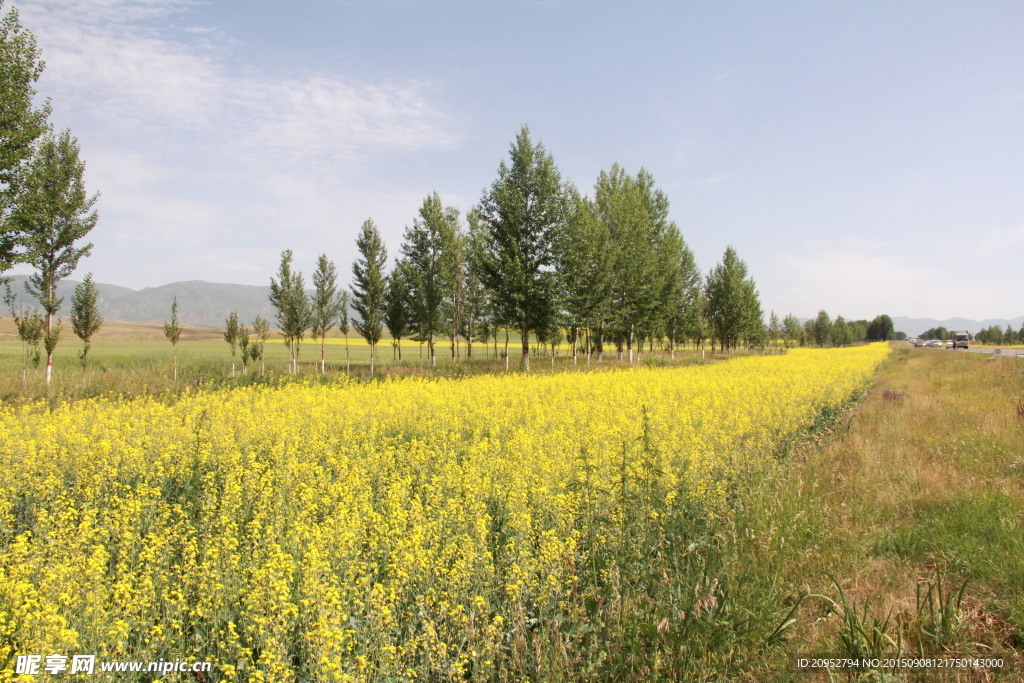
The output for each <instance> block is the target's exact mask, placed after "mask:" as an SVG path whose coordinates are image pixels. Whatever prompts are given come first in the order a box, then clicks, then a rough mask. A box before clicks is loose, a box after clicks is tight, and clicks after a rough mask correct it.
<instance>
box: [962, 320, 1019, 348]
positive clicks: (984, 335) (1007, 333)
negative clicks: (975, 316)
mask: <svg viewBox="0 0 1024 683" xmlns="http://www.w3.org/2000/svg"><path fill="white" fill-rule="evenodd" d="M974 339H975V341H977V342H978V343H980V344H990V345H993V346H999V345H1005V346H1013V345H1016V344H1024V325H1021V327H1020V329H1019V330H1017V331H1014V329H1013V328H1012V327H1010V325H1009V324H1007V325H1006V329H1005V330H1004V329H1002V328H1000V327H999V326H998V325H992V326H990V327H986V328H985V329H983V330H981V331H980V332H978V333H977V334H976V335H974Z"/></svg>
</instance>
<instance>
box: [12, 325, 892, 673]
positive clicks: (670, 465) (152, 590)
mask: <svg viewBox="0 0 1024 683" xmlns="http://www.w3.org/2000/svg"><path fill="white" fill-rule="evenodd" d="M888 353H889V349H888V347H887V346H886V345H884V344H875V345H869V346H862V347H856V348H848V349H836V350H796V351H790V352H789V353H787V354H785V355H774V356H762V357H746V358H737V359H735V360H731V361H728V362H723V363H717V364H713V365H706V366H696V367H686V368H672V367H670V368H654V367H637V368H633V369H627V370H620V371H612V372H604V373H583V372H576V373H573V372H564V373H561V374H549V375H523V374H511V375H504V376H503V375H481V376H476V377H469V378H465V379H458V380H450V379H443V378H439V379H426V378H407V379H394V380H385V381H377V382H354V381H351V380H348V379H339V380H338V381H334V382H330V383H323V382H313V381H309V382H301V381H300V382H295V383H290V384H286V385H283V386H276V387H272V386H265V385H252V386H242V387H237V388H224V389H220V390H216V391H198V392H185V393H181V394H178V395H176V396H174V397H169V398H167V399H165V400H160V399H158V398H155V397H147V396H144V397H141V398H136V399H124V398H102V399H92V400H79V401H74V402H67V403H62V404H58V405H56V406H52V407H48V404H44V403H27V404H22V405H18V406H16V407H5V408H0V453H3V458H4V467H3V468H2V470H0V559H2V566H3V572H2V573H0V629H2V631H3V633H6V634H9V637H8V638H7V639H6V640H4V641H3V642H0V661H8V662H9V661H13V657H14V655H15V654H22V653H26V652H37V653H43V654H48V653H51V652H64V653H68V654H70V653H78V652H89V653H95V654H97V655H98V656H99V657H100V659H139V660H159V659H175V658H177V659H191V660H207V661H211V662H213V664H214V678H215V679H222V678H223V679H227V680H246V681H298V680H328V681H329V680H351V681H357V680H358V681H363V680H414V679H417V680H480V681H483V680H523V679H534V680H536V679H542V680H553V679H566V678H567V679H575V680H592V679H594V678H607V677H633V678H638V679H646V678H651V679H658V678H662V679H664V678H669V679H671V678H676V679H678V677H679V676H684V674H685V672H687V671H690V670H691V668H690V667H695V666H697V667H699V666H708V665H709V662H710V661H711V660H709V659H706V657H713V658H715V659H714V661H716V662H717V661H718V659H717V658H719V657H720V652H719V650H718V649H717V646H716V645H714V643H715V642H716V639H721V638H723V637H726V636H727V635H728V634H727V633H726V632H723V631H721V629H722V628H727V629H728V630H730V632H731V630H733V629H734V625H730V626H723V624H732V621H730V620H725V621H723V620H721V619H719V617H721V616H722V614H723V612H722V610H725V609H726V606H727V605H728V603H729V599H730V598H729V594H730V581H731V580H730V579H729V578H728V577H727V576H726V575H723V574H721V573H720V572H719V568H718V567H717V566H716V564H715V560H714V553H713V552H710V550H711V549H712V548H713V545H707V543H708V542H711V543H713V541H707V540H706V539H704V537H703V535H702V530H703V529H706V528H708V527H709V525H713V524H715V520H721V519H727V518H729V517H730V516H731V515H733V514H734V512H735V505H736V498H735V494H736V491H737V487H738V485H739V484H740V483H741V482H743V481H744V480H750V479H753V478H756V477H757V476H758V473H759V472H760V471H762V470H763V469H764V468H765V467H768V466H770V465H771V463H772V462H774V458H775V457H776V456H777V455H778V453H779V452H780V449H784V448H785V447H786V444H787V443H788V442H789V440H790V439H792V438H793V437H794V435H799V434H801V433H803V432H805V431H806V430H807V429H808V428H809V427H810V426H811V425H812V424H813V423H814V422H815V421H816V420H818V419H819V418H820V416H821V415H822V414H826V413H828V412H829V411H836V410H839V409H840V408H841V407H842V406H843V405H844V404H845V402H847V401H848V400H849V399H850V398H851V397H852V396H855V395H857V394H858V393H859V392H862V391H863V390H864V388H865V387H866V385H867V383H868V381H869V380H870V378H871V376H872V374H873V372H874V371H875V368H876V367H877V366H878V364H879V363H880V362H881V361H882V360H883V359H884V358H885V357H886V356H887V354H888ZM702 539H703V540H702ZM778 608H779V609H780V610H785V609H788V608H786V607H785V606H783V605H778ZM752 619H753V620H752V621H750V622H749V626H750V628H752V629H755V630H758V629H760V631H758V632H759V633H760V635H759V636H758V637H759V638H762V639H763V638H764V637H765V636H766V635H768V634H770V633H771V630H772V628H774V625H775V622H777V620H778V619H779V614H776V613H775V612H769V613H765V614H761V615H757V616H755V617H753V618H752ZM762 631H763V632H762ZM729 637H736V635H735V634H733V635H732V636H729ZM10 673H11V672H10V669H9V667H8V669H7V670H6V672H5V674H10Z"/></svg>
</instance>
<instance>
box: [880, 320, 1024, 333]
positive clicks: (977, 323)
mask: <svg viewBox="0 0 1024 683" xmlns="http://www.w3.org/2000/svg"><path fill="white" fill-rule="evenodd" d="M892 324H893V327H895V328H896V331H897V332H906V333H907V335H908V336H910V337H916V336H918V335H919V334H921V333H922V332H924V331H925V330H930V329H932V328H935V327H945V328H946V329H947V330H967V331H968V332H970V333H971V334H976V333H977V332H979V331H981V330H983V329H985V328H987V327H992V326H993V325H996V326H998V327H1000V328H1002V329H1004V330H1005V329H1006V326H1007V325H1009V326H1010V327H1011V328H1013V329H1014V330H1019V329H1020V327H1021V325H1024V315H1018V316H1017V317H1016V318H986V319H985V320H968V319H967V318H947V319H945V320H935V319H933V318H906V317H899V318H893V319H892Z"/></svg>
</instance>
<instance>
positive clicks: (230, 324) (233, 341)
mask: <svg viewBox="0 0 1024 683" xmlns="http://www.w3.org/2000/svg"><path fill="white" fill-rule="evenodd" d="M241 337H242V328H241V326H240V325H239V324H238V311H231V312H230V313H228V318H227V320H225V321H224V341H226V342H227V343H228V346H230V347H231V376H232V377H234V376H235V352H236V350H237V349H238V342H240V341H241Z"/></svg>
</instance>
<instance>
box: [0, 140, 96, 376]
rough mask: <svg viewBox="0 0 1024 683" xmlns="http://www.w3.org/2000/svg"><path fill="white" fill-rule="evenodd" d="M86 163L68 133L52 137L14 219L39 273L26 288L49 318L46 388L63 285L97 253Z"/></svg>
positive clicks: (34, 162) (35, 160)
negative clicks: (81, 263) (91, 239)
mask: <svg viewBox="0 0 1024 683" xmlns="http://www.w3.org/2000/svg"><path fill="white" fill-rule="evenodd" d="M84 176H85V163H84V162H83V161H82V160H81V159H80V158H79V148H78V141H77V140H75V138H74V137H72V135H71V133H70V132H69V131H67V130H65V131H63V132H62V133H61V134H60V136H59V137H57V138H54V137H53V136H52V135H46V136H45V137H44V138H43V140H42V142H41V143H40V144H39V147H38V149H37V150H36V153H35V155H34V156H33V157H32V159H31V160H30V161H29V162H28V166H27V168H26V170H25V177H24V187H23V192H22V193H21V195H20V196H19V198H18V205H17V207H16V209H15V211H14V216H13V220H14V221H15V223H16V224H17V225H18V226H19V227H20V228H21V230H22V232H23V233H24V243H25V258H24V260H25V262H26V263H28V264H30V265H31V266H32V267H34V268H35V269H36V271H37V272H36V273H35V274H34V275H32V276H31V277H30V278H29V280H28V282H27V283H26V289H27V290H28V292H29V293H30V294H31V295H32V296H34V297H35V298H36V300H37V301H38V302H39V305H40V307H41V308H42V309H43V311H44V312H45V313H46V332H45V336H44V338H43V343H44V345H45V347H46V385H47V387H49V386H50V375H51V371H52V368H53V351H54V349H55V348H56V347H57V342H58V341H59V339H60V324H59V322H55V320H54V318H55V317H56V315H57V311H58V310H60V305H61V302H62V301H63V299H62V298H61V297H58V296H57V283H58V282H59V281H60V280H61V279H63V278H65V277H67V276H68V275H70V274H71V273H73V272H74V270H75V268H77V267H78V261H79V260H80V259H81V258H82V257H83V256H88V255H89V254H90V253H91V252H92V243H91V242H90V243H86V244H81V241H82V240H83V239H84V238H85V236H86V235H88V234H89V232H90V231H91V230H92V229H93V228H94V227H95V226H96V221H97V215H96V211H95V209H94V208H93V207H94V206H95V204H96V200H97V199H98V197H99V195H97V194H94V195H92V196H91V197H90V196H89V195H88V194H87V193H86V190H85V180H84Z"/></svg>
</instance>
